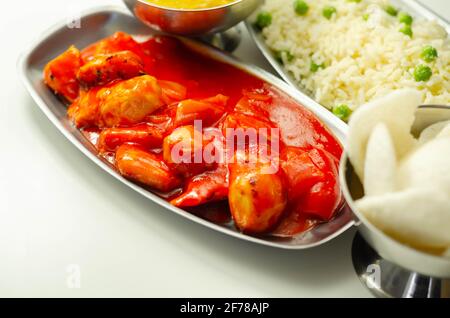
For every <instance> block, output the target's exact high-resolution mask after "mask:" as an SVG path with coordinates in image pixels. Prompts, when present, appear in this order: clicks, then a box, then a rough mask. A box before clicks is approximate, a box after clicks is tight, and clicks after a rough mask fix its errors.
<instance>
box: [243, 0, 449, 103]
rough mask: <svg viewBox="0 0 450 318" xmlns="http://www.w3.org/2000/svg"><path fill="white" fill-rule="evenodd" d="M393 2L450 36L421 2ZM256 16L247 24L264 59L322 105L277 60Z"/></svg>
mask: <svg viewBox="0 0 450 318" xmlns="http://www.w3.org/2000/svg"><path fill="white" fill-rule="evenodd" d="M391 1H392V3H393V4H394V5H395V6H396V7H398V8H402V9H403V10H404V11H406V12H409V13H410V14H411V15H412V16H414V17H421V18H424V19H427V20H435V21H437V23H439V24H440V25H441V26H442V27H444V28H445V30H446V31H447V34H449V35H450V23H449V22H448V21H447V20H445V19H444V18H442V17H441V16H440V15H438V14H437V13H435V12H433V11H432V10H430V9H428V8H427V7H425V6H423V5H422V4H420V3H419V2H417V1H415V0H391ZM255 15H256V12H255V13H254V14H253V15H252V16H250V17H249V18H248V19H247V21H246V22H245V24H246V26H247V29H248V31H249V33H250V36H251V38H252V39H253V40H254V41H255V43H256V45H257V46H258V48H259V50H260V51H261V52H262V54H263V55H264V57H265V58H266V59H267V60H268V61H269V63H270V65H271V66H272V67H273V68H274V69H275V71H276V72H277V73H278V74H279V75H280V77H281V78H282V79H284V80H285V81H286V82H287V83H289V84H290V85H291V86H292V87H294V88H295V89H296V90H297V91H298V92H299V93H300V94H301V95H302V96H303V98H305V99H308V100H309V103H310V104H316V105H320V104H319V103H318V102H316V101H315V100H314V99H313V98H312V97H311V96H310V95H309V94H308V92H307V91H306V90H305V89H304V88H303V87H301V86H300V85H299V84H298V83H297V81H296V80H295V78H294V77H293V76H292V75H291V74H290V73H289V72H288V71H286V70H285V69H284V67H283V65H282V64H281V63H280V62H279V61H278V59H277V58H276V56H275V54H274V52H273V51H272V50H271V49H270V48H269V47H268V46H267V45H266V43H265V41H264V38H263V36H262V34H261V32H260V31H259V30H258V29H257V28H255V26H254V25H253V21H255Z"/></svg>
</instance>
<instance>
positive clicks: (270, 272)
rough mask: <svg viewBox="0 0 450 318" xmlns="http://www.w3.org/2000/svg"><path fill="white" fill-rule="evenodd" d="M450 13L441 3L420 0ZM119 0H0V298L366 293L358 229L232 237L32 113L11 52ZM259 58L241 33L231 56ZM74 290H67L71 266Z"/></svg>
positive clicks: (445, 1) (256, 60)
mask: <svg viewBox="0 0 450 318" xmlns="http://www.w3.org/2000/svg"><path fill="white" fill-rule="evenodd" d="M422 2H424V3H426V4H427V5H429V6H430V7H432V8H433V9H434V10H435V11H437V12H439V13H440V14H441V15H442V16H444V17H446V18H447V19H450V1H449V0H422ZM107 4H117V5H121V1H119V0H116V1H114V0H96V1H91V0H76V1H57V0H39V1H4V2H3V3H2V10H0V34H1V36H0V40H1V41H2V45H1V53H0V54H1V59H0V72H1V73H0V94H1V95H0V97H1V98H0V141H1V144H0V296H62V297H72V296H75V297H81V296H125V297H139V296H147V297H169V296H170V297H365V296H369V293H368V291H366V289H365V288H363V286H362V285H361V284H360V282H359V280H358V279H357V277H356V276H355V274H354V272H353V267H352V263H351V257H350V247H351V241H352V238H353V235H354V230H350V231H348V232H347V233H345V234H344V235H342V236H341V237H339V238H338V239H336V240H334V241H333V242H331V243H328V244H326V245H324V246H322V247H319V248H315V249H312V250H309V251H299V252H295V251H282V250H277V249H273V248H266V247H261V246H257V245H255V244H251V243H246V242H242V241H239V240H237V239H234V238H230V237H227V236H225V235H223V234H219V233H215V232H213V231H211V230H208V229H206V228H203V227H201V226H199V225H196V224H193V223H191V222H190V221H187V220H185V219H183V218H181V217H179V216H176V215H173V214H172V213H170V212H167V211H165V210H163V209H161V208H159V207H158V206H156V205H155V204H153V203H151V202H149V201H148V200H147V199H145V198H143V197H141V196H140V195H138V194H136V193H134V192H133V191H131V190H129V189H128V188H126V187H125V186H123V185H122V184H120V183H119V182H117V181H115V180H114V179H113V178H112V177H110V176H109V175H106V174H105V173H104V172H102V171H101V170H100V169H99V168H98V167H97V166H95V165H94V164H93V163H92V162H90V160H89V159H87V158H86V157H84V156H83V155H82V154H81V153H80V152H79V151H78V150H76V149H75V147H74V146H72V145H71V144H70V143H69V142H68V141H67V140H66V139H65V138H64V137H63V136H62V135H61V134H60V133H59V132H58V131H57V130H56V129H55V128H54V127H53V126H52V125H51V124H50V122H49V121H48V120H47V119H46V118H45V117H44V115H43V114H42V113H41V112H40V110H38V108H37V106H36V105H35V104H34V102H33V101H32V99H31V98H30V97H29V95H28V93H27V92H26V91H25V89H24V88H23V86H22V84H21V83H20V80H19V78H18V75H17V71H16V61H17V59H18V56H19V54H20V52H21V51H23V50H24V49H25V48H27V46H28V45H30V44H31V42H32V41H33V40H34V39H36V38H37V37H38V36H39V35H40V34H41V33H42V32H43V31H44V30H45V29H47V28H48V27H50V26H51V25H53V24H54V23H56V22H58V21H59V20H61V19H63V18H64V17H66V16H69V15H71V14H73V13H76V12H78V11H79V10H82V9H86V8H90V7H92V6H97V5H98V6H100V5H107ZM236 54H237V55H238V56H239V57H241V58H242V59H243V60H245V61H247V62H250V63H254V64H258V65H262V66H264V65H266V64H265V63H264V60H263V59H262V57H261V55H260V54H259V53H258V51H257V50H256V48H255V46H254V45H253V44H252V43H251V41H250V39H249V38H248V37H246V38H245V39H244V43H243V44H242V45H241V47H240V48H239V49H238V51H237V53H236ZM70 264H76V265H77V266H79V268H80V269H81V286H80V287H81V288H75V289H74V288H68V285H67V279H68V272H67V270H68V266H69V265H70Z"/></svg>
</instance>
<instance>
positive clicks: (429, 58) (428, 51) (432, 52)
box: [420, 45, 438, 63]
mask: <svg viewBox="0 0 450 318" xmlns="http://www.w3.org/2000/svg"><path fill="white" fill-rule="evenodd" d="M420 57H421V58H422V60H424V61H425V62H428V63H430V62H433V61H434V60H435V59H436V58H437V57H438V52H437V50H436V49H435V48H434V47H432V46H431V45H427V46H425V47H424V48H423V50H422V54H421V55H420Z"/></svg>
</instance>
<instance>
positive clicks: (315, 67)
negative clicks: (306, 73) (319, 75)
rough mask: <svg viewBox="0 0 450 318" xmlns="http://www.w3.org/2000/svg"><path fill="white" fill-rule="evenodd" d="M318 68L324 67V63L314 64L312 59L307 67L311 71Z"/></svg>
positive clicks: (315, 70)
mask: <svg viewBox="0 0 450 318" xmlns="http://www.w3.org/2000/svg"><path fill="white" fill-rule="evenodd" d="M319 68H325V64H324V63H322V64H316V63H314V62H313V61H312V62H311V66H310V68H309V69H310V70H311V72H313V73H315V72H317V71H318V70H319Z"/></svg>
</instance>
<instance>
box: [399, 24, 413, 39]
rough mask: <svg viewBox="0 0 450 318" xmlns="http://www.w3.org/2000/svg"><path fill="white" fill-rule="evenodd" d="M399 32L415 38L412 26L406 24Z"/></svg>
mask: <svg viewBox="0 0 450 318" xmlns="http://www.w3.org/2000/svg"><path fill="white" fill-rule="evenodd" d="M399 31H400V32H402V33H403V34H405V35H407V36H409V37H410V38H412V36H413V31H412V29H411V26H410V25H406V24H405V25H404V26H403V27H402V28H401V29H400V30H399Z"/></svg>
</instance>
